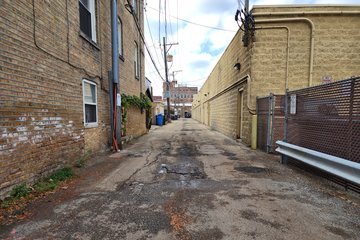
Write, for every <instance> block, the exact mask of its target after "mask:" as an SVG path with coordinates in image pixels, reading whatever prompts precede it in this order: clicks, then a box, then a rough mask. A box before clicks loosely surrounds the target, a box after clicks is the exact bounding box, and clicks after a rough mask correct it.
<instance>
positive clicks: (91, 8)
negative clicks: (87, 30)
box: [79, 0, 96, 43]
mask: <svg viewBox="0 0 360 240" xmlns="http://www.w3.org/2000/svg"><path fill="white" fill-rule="evenodd" d="M79 1H80V0H79ZM81 4H82V3H81ZM95 5H96V4H95V0H89V9H88V10H89V12H90V14H91V40H92V41H93V42H95V43H96V11H95ZM85 7H86V6H85Z"/></svg>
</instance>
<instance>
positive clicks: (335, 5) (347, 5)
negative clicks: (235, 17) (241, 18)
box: [253, 4, 360, 9]
mask: <svg viewBox="0 0 360 240" xmlns="http://www.w3.org/2000/svg"><path fill="white" fill-rule="evenodd" d="M274 7H277V8H304V7H360V4H281V5H253V9H254V8H274Z"/></svg>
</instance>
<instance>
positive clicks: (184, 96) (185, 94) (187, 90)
mask: <svg viewBox="0 0 360 240" xmlns="http://www.w3.org/2000/svg"><path fill="white" fill-rule="evenodd" d="M169 88H170V111H174V114H178V115H179V116H180V117H185V113H191V105H192V101H193V99H194V95H195V94H197V92H198V89H197V87H187V86H186V85H181V84H177V81H172V82H170V86H169ZM163 92H164V104H165V107H166V106H167V102H166V98H165V92H166V83H165V82H164V83H163Z"/></svg>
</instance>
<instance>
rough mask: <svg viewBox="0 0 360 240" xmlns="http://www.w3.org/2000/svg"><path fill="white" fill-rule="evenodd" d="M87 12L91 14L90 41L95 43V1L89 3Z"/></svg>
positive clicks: (91, 0)
mask: <svg viewBox="0 0 360 240" xmlns="http://www.w3.org/2000/svg"><path fill="white" fill-rule="evenodd" d="M89 8H90V9H89V10H90V12H91V33H92V34H91V35H92V36H91V40H93V41H94V42H96V11H95V0H90V1H89Z"/></svg>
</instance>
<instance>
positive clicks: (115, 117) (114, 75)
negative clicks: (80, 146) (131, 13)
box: [110, 0, 121, 151]
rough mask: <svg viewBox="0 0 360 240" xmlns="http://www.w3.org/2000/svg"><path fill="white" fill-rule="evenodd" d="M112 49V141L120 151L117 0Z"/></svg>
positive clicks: (113, 0) (114, 0)
mask: <svg viewBox="0 0 360 240" xmlns="http://www.w3.org/2000/svg"><path fill="white" fill-rule="evenodd" d="M111 48H112V49H111V50H112V80H113V81H112V83H113V91H112V92H111V93H110V94H112V98H113V99H114V101H113V105H114V106H111V107H112V108H113V109H114V112H113V116H111V118H112V119H113V126H112V128H113V132H112V141H113V142H112V143H113V145H112V146H113V150H116V151H118V150H119V147H118V140H120V146H121V111H120V110H121V98H120V93H119V92H120V87H119V85H120V84H119V42H118V26H117V0H111Z"/></svg>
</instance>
